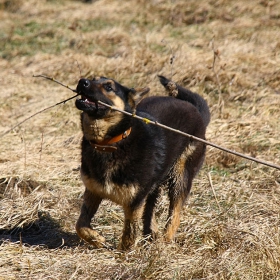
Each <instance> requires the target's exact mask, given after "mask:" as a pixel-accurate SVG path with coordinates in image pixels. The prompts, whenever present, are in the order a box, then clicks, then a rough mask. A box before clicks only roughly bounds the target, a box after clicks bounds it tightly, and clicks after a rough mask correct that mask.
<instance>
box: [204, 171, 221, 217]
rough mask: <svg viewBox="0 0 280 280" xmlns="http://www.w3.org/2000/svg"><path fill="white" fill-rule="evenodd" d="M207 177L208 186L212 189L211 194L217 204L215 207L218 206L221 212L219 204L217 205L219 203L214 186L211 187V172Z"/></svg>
mask: <svg viewBox="0 0 280 280" xmlns="http://www.w3.org/2000/svg"><path fill="white" fill-rule="evenodd" d="M207 176H208V180H209V184H210V186H211V189H212V192H213V194H214V197H215V200H216V203H217V205H218V207H219V210H220V212H221V211H222V210H221V206H220V204H219V201H218V198H217V195H216V192H215V189H214V186H213V182H212V177H211V171H210V172H209V173H208V174H207Z"/></svg>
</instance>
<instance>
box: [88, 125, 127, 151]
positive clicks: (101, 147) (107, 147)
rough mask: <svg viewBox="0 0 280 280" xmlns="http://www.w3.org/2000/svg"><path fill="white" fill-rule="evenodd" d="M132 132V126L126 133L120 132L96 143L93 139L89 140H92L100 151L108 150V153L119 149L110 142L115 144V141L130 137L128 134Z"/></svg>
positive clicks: (92, 144) (95, 147) (93, 144)
mask: <svg viewBox="0 0 280 280" xmlns="http://www.w3.org/2000/svg"><path fill="white" fill-rule="evenodd" d="M130 132H131V127H130V128H129V129H128V130H126V131H125V132H124V133H122V134H119V135H117V136H115V137H113V138H111V139H105V140H103V141H101V142H100V143H98V144H96V143H94V142H93V141H89V142H90V145H91V146H92V147H93V148H94V149H95V150H97V151H100V152H107V153H111V152H114V151H116V150H117V147H115V146H112V145H110V144H114V143H117V142H119V141H121V140H123V139H125V138H127V137H128V135H129V134H130Z"/></svg>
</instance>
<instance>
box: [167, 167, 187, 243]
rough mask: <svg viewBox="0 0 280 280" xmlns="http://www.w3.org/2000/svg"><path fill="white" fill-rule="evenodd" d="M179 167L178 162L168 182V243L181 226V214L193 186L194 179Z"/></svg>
mask: <svg viewBox="0 0 280 280" xmlns="http://www.w3.org/2000/svg"><path fill="white" fill-rule="evenodd" d="M179 165H180V163H179V164H178V162H177V164H176V165H175V166H174V168H173V170H172V172H171V177H170V179H169V181H168V188H169V192H168V196H169V200H170V205H169V213H168V219H167V224H166V227H165V240H166V241H168V242H169V241H172V240H173V238H174V235H175V233H176V231H177V229H178V227H179V225H180V212H181V210H182V209H183V206H184V203H185V200H186V198H187V196H188V194H189V191H190V188H191V184H192V178H189V174H188V172H187V170H184V168H182V167H180V166H179ZM182 169H183V171H182Z"/></svg>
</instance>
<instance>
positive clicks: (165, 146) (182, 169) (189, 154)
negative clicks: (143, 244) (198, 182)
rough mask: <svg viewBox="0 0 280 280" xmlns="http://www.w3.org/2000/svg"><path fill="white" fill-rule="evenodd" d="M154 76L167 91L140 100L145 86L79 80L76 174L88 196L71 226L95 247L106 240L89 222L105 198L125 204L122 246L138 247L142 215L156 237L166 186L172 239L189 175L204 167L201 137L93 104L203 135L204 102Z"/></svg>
mask: <svg viewBox="0 0 280 280" xmlns="http://www.w3.org/2000/svg"><path fill="white" fill-rule="evenodd" d="M159 79H160V82H161V84H162V85H163V86H164V87H165V88H166V90H167V91H168V93H169V96H151V97H146V98H144V96H145V95H146V94H147V93H148V92H149V88H136V89H135V88H128V87H126V86H123V85H121V84H120V83H118V82H116V81H114V80H113V79H109V78H106V77H96V78H94V79H92V80H89V79H84V78H83V79H80V80H79V82H78V85H77V88H76V91H77V93H78V94H79V95H80V96H81V98H79V99H77V100H76V107H77V108H78V109H79V110H81V111H82V113H81V126H82V131H83V139H82V144H81V178H82V181H83V183H84V185H85V193H84V200H83V204H82V207H81V213H80V216H79V218H78V221H77V223H76V231H77V234H78V235H79V237H80V238H82V239H83V240H85V241H87V242H88V243H90V244H92V245H93V246H95V247H97V248H101V247H104V246H105V238H104V237H103V236H102V235H100V234H99V233H98V232H97V231H96V230H94V229H92V228H91V225H90V223H91V219H92V218H93V216H94V214H95V213H96V211H97V210H98V207H99V205H100V203H101V201H102V200H103V199H109V200H111V201H113V202H115V203H117V204H119V205H121V206H122V207H123V210H124V227H123V233H122V237H121V241H120V244H119V248H120V249H122V250H127V249H129V248H130V247H131V246H133V245H134V244H135V240H136V237H137V234H138V230H139V221H140V220H141V219H142V220H143V234H144V236H150V237H151V238H156V236H157V224H156V220H155V214H154V212H155V207H156V203H157V200H158V197H159V195H160V190H161V186H166V187H167V188H166V189H167V190H168V197H169V200H170V205H169V214H168V219H167V223H166V227H165V235H164V236H165V240H166V241H168V242H169V241H172V240H173V238H174V235H175V233H176V231H177V229H178V227H179V224H180V211H181V210H182V208H183V205H184V202H185V200H186V198H187V196H188V194H189V192H190V189H191V186H192V181H193V178H194V177H195V175H196V174H197V172H198V171H199V169H200V168H201V166H202V164H203V161H204V157H205V149H206V147H205V144H203V143H202V142H200V141H196V140H193V139H191V138H189V137H186V136H183V135H180V134H177V133H175V132H173V131H169V130H166V129H163V128H161V127H159V126H154V125H149V124H147V122H144V121H142V120H139V119H137V118H133V117H131V116H128V115H125V114H122V113H121V112H119V111H116V110H112V109H110V108H108V107H106V106H104V105H100V104H99V103H98V101H102V102H104V103H106V104H108V105H110V106H114V107H116V108H118V109H121V110H125V111H127V112H130V113H132V114H137V115H139V116H141V117H142V118H144V119H145V120H152V121H157V122H159V123H161V124H164V125H166V126H169V127H172V128H174V129H176V130H180V131H183V132H185V133H188V134H191V135H194V136H196V137H199V138H202V139H205V131H206V127H207V125H208V124H209V121H210V112H209V107H208V105H207V103H206V101H205V100H204V99H203V98H202V97H201V96H200V95H198V94H197V93H193V92H191V91H190V90H187V89H185V88H183V87H181V86H179V85H177V84H176V83H174V82H172V81H170V80H168V79H167V78H165V77H163V76H159Z"/></svg>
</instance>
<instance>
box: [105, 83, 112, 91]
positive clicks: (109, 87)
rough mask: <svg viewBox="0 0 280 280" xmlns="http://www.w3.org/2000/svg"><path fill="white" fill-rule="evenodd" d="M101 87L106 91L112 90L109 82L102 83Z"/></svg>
mask: <svg viewBox="0 0 280 280" xmlns="http://www.w3.org/2000/svg"><path fill="white" fill-rule="evenodd" d="M103 88H104V89H105V90H106V91H112V90H113V88H112V86H111V84H110V83H107V84H104V85H103Z"/></svg>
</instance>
